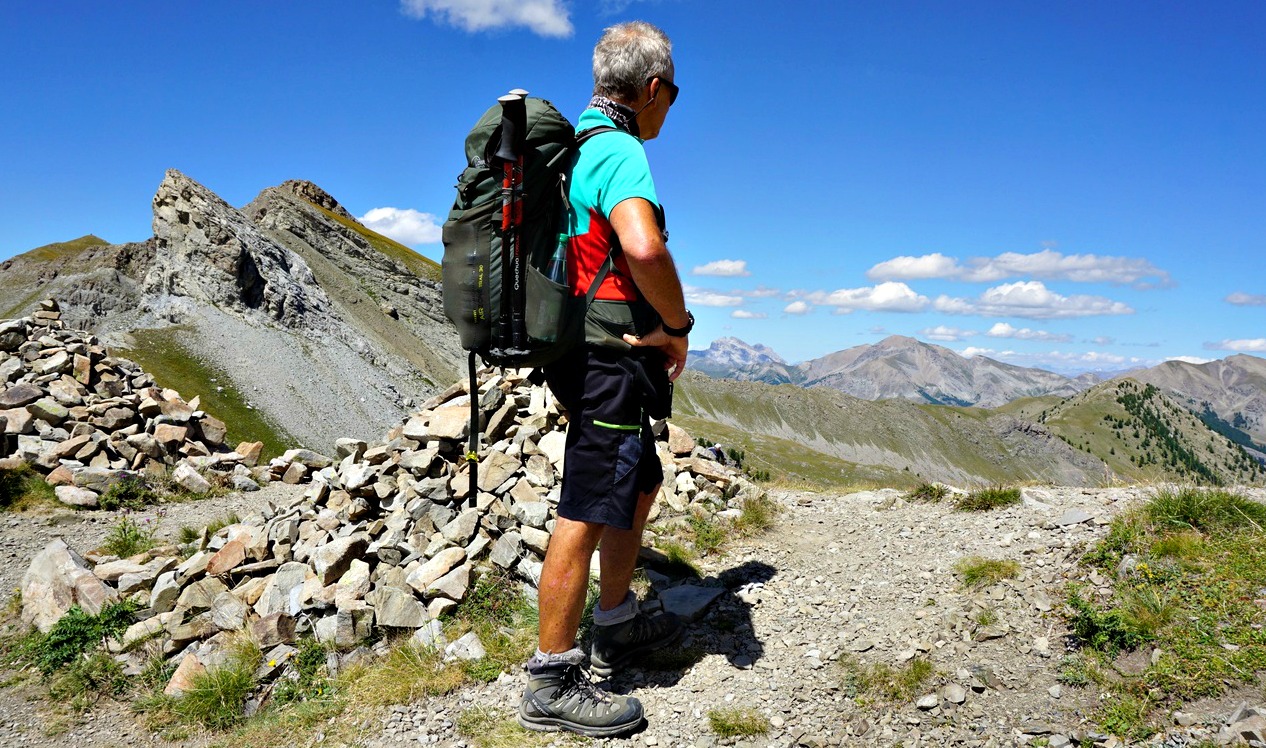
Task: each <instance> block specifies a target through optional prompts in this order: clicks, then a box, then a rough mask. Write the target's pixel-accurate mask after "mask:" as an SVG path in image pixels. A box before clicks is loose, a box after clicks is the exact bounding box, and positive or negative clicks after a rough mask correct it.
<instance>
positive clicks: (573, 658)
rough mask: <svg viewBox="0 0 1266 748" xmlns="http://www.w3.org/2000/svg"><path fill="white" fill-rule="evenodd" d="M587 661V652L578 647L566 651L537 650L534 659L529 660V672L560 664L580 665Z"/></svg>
mask: <svg viewBox="0 0 1266 748" xmlns="http://www.w3.org/2000/svg"><path fill="white" fill-rule="evenodd" d="M584 661H585V653H584V652H583V651H582V650H581V649H580V648H578V647H572V648H571V649H569V650H567V651H566V652H542V651H541V650H539V649H538V650H536V654H534V655H532V659H530V660H528V661H527V669H528V672H538V671H540V670H545V669H547V668H551V667H556V666H558V665H579V664H581V663H583V662H584Z"/></svg>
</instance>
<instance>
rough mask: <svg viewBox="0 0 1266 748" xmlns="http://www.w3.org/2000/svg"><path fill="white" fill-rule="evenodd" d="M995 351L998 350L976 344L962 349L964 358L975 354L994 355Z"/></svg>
mask: <svg viewBox="0 0 1266 748" xmlns="http://www.w3.org/2000/svg"><path fill="white" fill-rule="evenodd" d="M995 353H997V351H995V350H994V349H992V348H977V347H976V346H974V345H969V346H967V347H966V348H964V349H963V350H962V354H963V358H972V357H973V356H992V355H993V354H995Z"/></svg>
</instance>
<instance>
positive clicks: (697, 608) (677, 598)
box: [659, 584, 725, 621]
mask: <svg viewBox="0 0 1266 748" xmlns="http://www.w3.org/2000/svg"><path fill="white" fill-rule="evenodd" d="M723 592H725V590H724V589H722V588H720V587H701V586H699V585H694V584H683V585H679V586H677V587H673V588H671V589H667V590H664V591H663V592H661V593H659V601H660V603H661V604H662V605H663V606H664V610H666V611H668V612H670V613H676V614H677V615H678V616H681V618H683V619H684V620H687V621H697V620H699V618H700V617H702V616H703V613H704V611H705V610H707V609H708V606H709V605H711V604H712V601H713V600H716V599H717V598H718V597H720V596H721V594H722V593H723Z"/></svg>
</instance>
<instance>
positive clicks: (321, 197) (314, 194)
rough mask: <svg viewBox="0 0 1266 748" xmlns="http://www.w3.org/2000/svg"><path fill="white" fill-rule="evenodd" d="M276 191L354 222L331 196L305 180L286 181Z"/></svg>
mask: <svg viewBox="0 0 1266 748" xmlns="http://www.w3.org/2000/svg"><path fill="white" fill-rule="evenodd" d="M276 189H279V190H282V191H285V192H289V193H291V194H293V195H294V196H295V197H298V198H300V199H302V200H307V201H308V202H310V203H312V204H313V205H315V206H317V207H318V208H325V209H326V210H328V211H330V212H331V213H337V214H338V215H340V216H342V217H344V218H350V219H352V220H356V217H355V216H353V215H352V214H351V213H348V212H347V209H346V208H344V207H343V206H342V205H339V202H338V200H335V199H334V196H333V195H331V194H330V193H328V192H326V191H325V190H323V189H321V188H320V187H318V186H316V185H315V184H314V183H312V182H309V181H308V180H306V179H287V180H286V181H284V182H282V183H281V184H280V185H278V186H277V188H276Z"/></svg>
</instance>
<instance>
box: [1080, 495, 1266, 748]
mask: <svg viewBox="0 0 1266 748" xmlns="http://www.w3.org/2000/svg"><path fill="white" fill-rule="evenodd" d="M1263 520H1266V512H1264V511H1263V507H1262V506H1261V505H1260V504H1257V503H1255V502H1252V501H1250V500H1248V499H1247V498H1245V497H1243V496H1240V495H1238V494H1234V493H1231V492H1227V491H1224V490H1220V489H1216V490H1202V489H1195V488H1191V489H1184V490H1181V491H1163V492H1161V493H1158V494H1157V495H1156V496H1155V497H1153V498H1152V499H1151V500H1149V501H1148V502H1147V503H1146V504H1144V505H1142V506H1140V507H1138V508H1136V509H1134V510H1131V511H1129V512H1127V513H1125V514H1122V515H1119V516H1118V517H1117V518H1116V519H1114V520H1113V524H1112V527H1111V528H1110V530H1109V532H1108V535H1107V537H1105V538H1104V540H1102V541H1100V543H1098V544H1096V546H1095V547H1093V548H1091V549H1090V550H1089V552H1088V553H1087V554H1086V556H1085V558H1084V561H1085V563H1087V564H1090V565H1094V566H1098V567H1099V568H1102V569H1103V570H1105V571H1106V572H1109V573H1110V574H1111V575H1112V577H1114V578H1115V579H1116V581H1115V583H1114V586H1113V590H1112V594H1111V595H1110V596H1109V597H1106V598H1093V599H1092V598H1089V597H1088V596H1087V595H1086V594H1085V593H1084V592H1083V590H1082V589H1080V588H1078V587H1076V586H1072V587H1070V590H1069V595H1068V606H1067V612H1066V615H1067V618H1068V621H1069V625H1070V627H1071V628H1072V631H1073V634H1074V635H1075V636H1076V637H1077V639H1079V640H1080V641H1081V642H1082V643H1083V645H1084V646H1085V648H1086V652H1087V654H1086V655H1085V656H1086V657H1087V658H1091V657H1097V658H1099V659H1100V660H1101V661H1102V662H1105V663H1107V665H1108V666H1111V665H1112V663H1113V660H1114V658H1115V657H1116V656H1117V655H1118V654H1119V653H1122V652H1127V651H1129V650H1131V649H1136V648H1140V647H1142V646H1143V645H1145V644H1146V645H1148V646H1149V647H1151V648H1154V649H1156V650H1159V652H1160V654H1159V655H1158V656H1157V657H1155V658H1154V659H1152V660H1150V661H1148V662H1147V663H1146V665H1145V666H1144V667H1142V668H1141V670H1136V669H1131V670H1130V671H1129V672H1127V673H1125V674H1121V678H1120V679H1118V680H1117V681H1114V684H1113V685H1112V686H1111V688H1112V689H1113V691H1114V695H1113V697H1112V700H1111V703H1107V702H1105V706H1104V709H1103V710H1102V713H1101V714H1100V715H1098V718H1099V719H1100V721H1101V724H1102V725H1103V726H1104V728H1105V729H1109V730H1111V731H1112V732H1114V734H1117V735H1119V736H1121V737H1123V738H1128V739H1131V740H1137V739H1142V737H1146V735H1148V734H1151V732H1150V731H1154V730H1155V729H1156V728H1157V726H1159V724H1160V722H1158V721H1156V720H1158V719H1162V718H1161V717H1157V718H1152V717H1151V716H1150V715H1151V714H1153V713H1156V712H1164V711H1169V710H1172V709H1175V708H1179V707H1181V705H1182V704H1184V703H1186V702H1188V701H1192V700H1195V699H1201V698H1210V697H1218V696H1220V695H1222V694H1224V693H1225V692H1226V690H1227V689H1228V688H1229V687H1231V686H1233V685H1235V684H1237V683H1245V684H1256V683H1258V682H1259V681H1258V677H1257V674H1258V673H1261V672H1263V671H1266V632H1263V630H1262V625H1261V622H1262V610H1263V607H1266V533H1263V531H1262V529H1261V528H1262V525H1263V524H1264V523H1263ZM1135 657H1136V658H1137V657H1138V655H1135Z"/></svg>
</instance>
